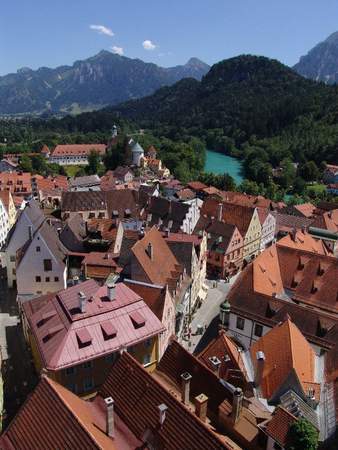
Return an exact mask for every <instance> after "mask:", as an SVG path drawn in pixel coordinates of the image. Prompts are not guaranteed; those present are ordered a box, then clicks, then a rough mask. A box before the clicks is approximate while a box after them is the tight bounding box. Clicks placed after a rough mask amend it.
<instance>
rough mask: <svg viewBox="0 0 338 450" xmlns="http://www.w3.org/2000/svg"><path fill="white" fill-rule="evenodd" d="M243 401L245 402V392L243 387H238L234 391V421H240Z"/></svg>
mask: <svg viewBox="0 0 338 450" xmlns="http://www.w3.org/2000/svg"><path fill="white" fill-rule="evenodd" d="M242 403H243V392H242V389H241V388H239V387H237V388H236V389H235V390H234V393H233V400H232V413H231V415H232V419H233V421H234V423H236V422H237V421H238V419H239V418H240V415H241V412H242Z"/></svg>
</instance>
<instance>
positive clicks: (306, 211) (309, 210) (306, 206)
mask: <svg viewBox="0 0 338 450" xmlns="http://www.w3.org/2000/svg"><path fill="white" fill-rule="evenodd" d="M293 207H294V208H295V210H296V211H298V212H299V213H300V214H301V215H302V216H304V217H308V218H310V217H312V216H313V214H314V212H315V210H316V206H315V205H313V204H312V203H302V204H301V205H294V206H293Z"/></svg>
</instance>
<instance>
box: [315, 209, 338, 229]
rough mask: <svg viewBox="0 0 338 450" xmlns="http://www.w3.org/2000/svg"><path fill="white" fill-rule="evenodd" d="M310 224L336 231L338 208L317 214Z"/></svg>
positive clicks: (337, 226)
mask: <svg viewBox="0 0 338 450" xmlns="http://www.w3.org/2000/svg"><path fill="white" fill-rule="evenodd" d="M312 226H313V227H316V228H323V229H324V230H328V231H332V232H333V233H338V209H334V210H332V211H327V212H325V213H324V214H322V215H320V216H317V217H316V219H315V220H314V221H313V223H312Z"/></svg>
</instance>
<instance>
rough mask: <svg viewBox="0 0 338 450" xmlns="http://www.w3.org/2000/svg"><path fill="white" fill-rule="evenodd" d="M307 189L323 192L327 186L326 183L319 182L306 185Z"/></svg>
mask: <svg viewBox="0 0 338 450" xmlns="http://www.w3.org/2000/svg"><path fill="white" fill-rule="evenodd" d="M306 190H307V191H308V192H310V191H312V192H314V193H316V194H321V193H323V192H325V190H326V186H325V184H321V183H317V184H308V185H307V187H306Z"/></svg>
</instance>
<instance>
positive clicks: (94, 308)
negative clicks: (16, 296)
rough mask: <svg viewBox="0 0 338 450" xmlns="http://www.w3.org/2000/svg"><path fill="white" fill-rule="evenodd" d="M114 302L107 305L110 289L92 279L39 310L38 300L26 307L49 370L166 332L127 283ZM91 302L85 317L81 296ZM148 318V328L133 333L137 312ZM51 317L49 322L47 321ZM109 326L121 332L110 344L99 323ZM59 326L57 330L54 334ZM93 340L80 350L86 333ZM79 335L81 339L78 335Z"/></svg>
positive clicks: (62, 293) (41, 353)
mask: <svg viewBox="0 0 338 450" xmlns="http://www.w3.org/2000/svg"><path fill="white" fill-rule="evenodd" d="M115 290H116V291H115V300H113V301H109V298H108V293H107V287H106V286H105V285H104V286H99V285H98V284H97V283H96V282H95V281H94V280H88V281H85V282H84V283H81V284H78V285H75V286H73V287H70V288H68V289H65V290H63V291H60V292H58V293H57V294H55V296H54V297H53V298H52V300H50V301H49V302H47V303H46V301H45V300H44V301H43V304H42V306H41V308H40V309H38V305H37V303H38V300H33V302H34V305H35V312H34V313H33V312H32V309H31V307H30V303H31V302H26V303H25V304H24V311H25V315H26V317H27V319H28V322H29V326H30V329H31V331H32V333H33V335H34V338H35V340H36V342H37V346H38V350H39V352H40V355H41V358H42V360H43V362H44V365H45V367H46V368H48V369H50V370H59V369H61V368H64V367H68V366H73V365H75V364H78V363H80V362H83V361H87V360H91V359H94V358H96V357H98V356H101V355H105V354H110V353H113V352H115V351H117V350H119V349H121V348H124V347H128V346H130V345H134V344H137V343H139V342H141V341H143V340H145V339H148V338H149V337H152V336H155V335H157V334H158V333H160V332H161V331H162V330H163V329H164V327H163V325H162V324H161V322H160V321H159V320H158V319H157V317H156V316H155V315H154V314H153V313H152V312H151V310H150V309H149V308H148V306H147V305H146V304H145V303H144V301H143V300H142V299H141V298H140V297H139V296H138V295H137V294H135V293H134V292H133V291H132V290H131V289H129V288H128V287H127V286H125V285H124V284H123V283H118V284H117V285H116V288H115ZM80 293H83V294H84V295H85V297H86V299H87V302H86V311H85V312H83V313H82V312H81V310H80V301H79V294H80ZM135 312H137V313H139V314H141V315H142V316H143V317H144V318H145V325H144V326H142V327H139V328H135V326H134V325H133V322H132V320H131V317H130V316H131V315H132V314H133V313H135ZM46 314H48V315H50V318H49V319H48V320H45V319H44V317H45V316H46ZM107 321H110V322H111V323H112V325H114V327H115V328H116V329H117V335H116V337H115V338H114V339H109V340H106V339H104V336H103V334H102V330H101V327H100V324H101V323H103V322H107ZM56 327H58V329H57V330H56ZM83 330H85V333H86V336H87V337H88V336H89V337H90V338H91V342H90V343H89V344H88V345H84V346H81V342H80V345H79V343H78V339H80V341H81V340H82V337H83V336H82V333H83ZM79 333H80V335H79Z"/></svg>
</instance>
